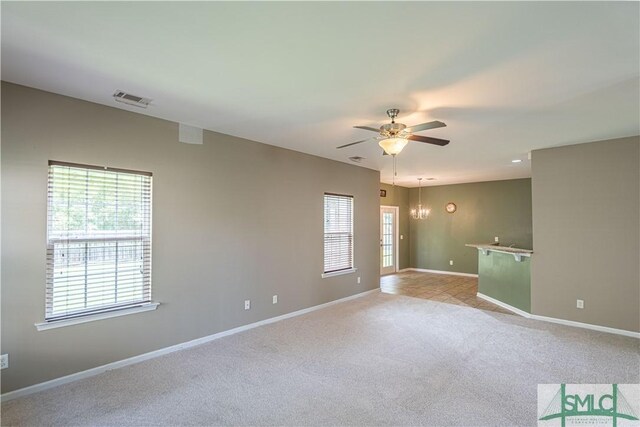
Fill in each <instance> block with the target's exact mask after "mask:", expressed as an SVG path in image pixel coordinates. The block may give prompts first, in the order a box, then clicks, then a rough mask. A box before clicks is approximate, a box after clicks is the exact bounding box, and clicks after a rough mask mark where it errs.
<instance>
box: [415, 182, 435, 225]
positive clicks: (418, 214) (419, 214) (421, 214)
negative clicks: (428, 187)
mask: <svg viewBox="0 0 640 427" xmlns="http://www.w3.org/2000/svg"><path fill="white" fill-rule="evenodd" d="M429 212H431V211H430V210H429V209H427V208H423V207H422V178H418V206H417V207H416V208H414V209H411V217H412V218H413V219H427V217H428V216H429Z"/></svg>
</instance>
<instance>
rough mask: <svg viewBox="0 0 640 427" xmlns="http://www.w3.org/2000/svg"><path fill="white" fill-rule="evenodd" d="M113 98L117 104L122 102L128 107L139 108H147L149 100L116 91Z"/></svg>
mask: <svg viewBox="0 0 640 427" xmlns="http://www.w3.org/2000/svg"><path fill="white" fill-rule="evenodd" d="M113 98H114V99H115V100H116V101H118V102H123V103H125V104H129V105H135V106H136V107H140V108H147V106H148V105H149V103H151V100H150V99H149V98H143V97H141V96H137V95H132V94H130V93H127V92H124V91H122V90H117V91H115V93H114V94H113Z"/></svg>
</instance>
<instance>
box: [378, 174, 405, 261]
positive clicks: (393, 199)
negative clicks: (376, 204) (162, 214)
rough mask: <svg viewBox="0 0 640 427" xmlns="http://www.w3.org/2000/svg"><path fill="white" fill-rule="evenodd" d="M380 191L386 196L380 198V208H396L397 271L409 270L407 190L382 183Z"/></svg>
mask: <svg viewBox="0 0 640 427" xmlns="http://www.w3.org/2000/svg"><path fill="white" fill-rule="evenodd" d="M380 189H381V190H387V196H386V197H380V206H397V207H398V215H399V218H398V230H399V232H400V236H398V239H399V240H398V241H399V253H398V264H399V265H398V269H400V270H402V269H403V268H409V267H410V264H409V189H408V188H406V187H400V186H399V185H396V186H393V185H389V184H383V183H380Z"/></svg>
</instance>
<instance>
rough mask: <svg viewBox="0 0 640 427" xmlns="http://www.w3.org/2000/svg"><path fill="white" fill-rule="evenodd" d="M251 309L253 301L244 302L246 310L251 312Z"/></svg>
mask: <svg viewBox="0 0 640 427" xmlns="http://www.w3.org/2000/svg"><path fill="white" fill-rule="evenodd" d="M250 308H251V300H250V299H246V300H244V309H245V310H249V309H250Z"/></svg>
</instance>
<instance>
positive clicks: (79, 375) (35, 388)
mask: <svg viewBox="0 0 640 427" xmlns="http://www.w3.org/2000/svg"><path fill="white" fill-rule="evenodd" d="M376 292H380V289H378V288H376V289H372V290H370V291H365V292H361V293H358V294H355V295H350V296H348V297H344V298H340V299H337V300H334V301H329V302H326V303H324V304H320V305H315V306H313V307H308V308H303V309H302V310H297V311H293V312H291V313H287V314H283V315H281V316H276V317H271V318H269V319H265V320H260V321H259V322H254V323H250V324H248V325H243V326H238V327H237V328H233V329H229V330H227V331H222V332H218V333H216V334H213V335H208V336H206V337H202V338H196V339H194V340H191V341H187V342H183V343H180V344H176V345H172V346H169V347H165V348H161V349H158V350H154V351H151V352H149V353H144V354H140V355H138V356H133V357H129V358H128V359H123V360H118V361H116V362H111V363H107V364H106V365H102V366H97V367H95V368H91V369H87V370H86V371H81V372H76V373H74V374H70V375H66V376H64V377H60V378H55V379H53V380H50V381H45V382H43V383H39V384H34V385H30V386H28V387H24V388H21V389H18V390H14V391H9V392H7V393H4V394H2V395H1V396H0V402H7V401H9V400H13V399H17V398H18V397H22V396H27V395H29V394H32V393H37V392H39V391H43V390H47V389H50V388H52V387H57V386H59V385H62V384H67V383H70V382H73V381H78V380H81V379H84V378H89V377H93V376H95V375H98V374H101V373H103V372H107V371H111V370H113V369H118V368H122V367H124V366H129V365H133V364H135V363H140V362H143V361H145V360H149V359H153V358H156V357H159V356H163V355H165V354H169V353H173V352H175V351H179V350H184V349H187V348H191V347H195V346H198V345H201V344H205V343H208V342H210V341H214V340H217V339H219V338H223V337H226V336H229V335H233V334H237V333H239V332H244V331H247V330H249V329H253V328H257V327H258V326H263V325H268V324H270V323H275V322H278V321H280V320H285V319H289V318H291V317H296V316H300V315H303V314H306V313H311V312H312V311H316V310H321V309H323V308H326V307H329V306H332V305H334V304H339V303H342V302H345V301H349V300H352V299H356V298H360V297H363V296H365V295H368V294H372V293H376Z"/></svg>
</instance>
